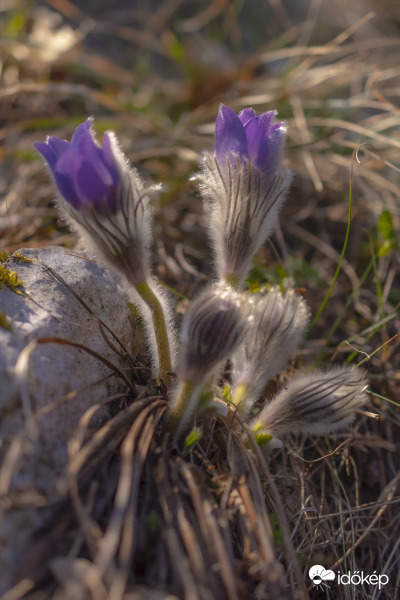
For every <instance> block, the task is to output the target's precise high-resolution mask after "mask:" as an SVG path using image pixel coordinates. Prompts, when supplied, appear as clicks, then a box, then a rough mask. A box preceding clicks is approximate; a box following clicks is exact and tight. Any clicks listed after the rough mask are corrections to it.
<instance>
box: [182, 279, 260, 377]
mask: <svg viewBox="0 0 400 600" xmlns="http://www.w3.org/2000/svg"><path fill="white" fill-rule="evenodd" d="M248 319H249V317H248V314H247V302H246V298H245V297H244V296H243V295H242V294H238V293H237V292H235V291H234V290H233V289H232V288H231V287H230V286H227V285H224V284H217V285H214V286H212V287H211V288H209V289H208V290H206V291H205V292H204V293H203V294H202V295H201V296H200V297H199V298H197V299H196V300H195V301H194V302H193V303H192V304H191V306H190V307H189V309H188V311H187V313H186V315H185V318H184V321H183V326H182V334H181V350H180V354H179V362H178V376H179V378H180V379H183V380H185V381H190V382H192V383H195V384H198V383H199V382H201V381H202V380H203V379H204V377H206V376H207V375H208V374H209V373H210V372H211V371H212V370H214V368H215V367H216V366H217V365H218V364H219V363H220V362H221V361H223V360H225V359H227V358H228V357H229V356H230V355H231V354H232V352H233V351H234V350H235V349H236V348H237V346H238V345H239V344H240V343H241V342H242V341H243V338H244V336H245V334H246V331H247V328H248Z"/></svg>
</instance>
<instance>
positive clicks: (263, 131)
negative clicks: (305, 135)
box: [215, 104, 286, 172]
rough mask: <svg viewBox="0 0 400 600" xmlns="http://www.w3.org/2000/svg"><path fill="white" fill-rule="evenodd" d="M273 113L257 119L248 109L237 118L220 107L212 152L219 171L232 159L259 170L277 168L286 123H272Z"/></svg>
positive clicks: (253, 112)
mask: <svg viewBox="0 0 400 600" xmlns="http://www.w3.org/2000/svg"><path fill="white" fill-rule="evenodd" d="M276 115H277V111H276V110H270V111H268V112H265V113H263V114H262V115H260V116H257V115H256V112H255V111H254V110H253V109H252V108H245V109H244V110H242V111H241V112H240V113H239V115H237V114H236V113H235V112H234V111H233V110H232V109H231V108H229V107H228V106H225V105H224V104H221V106H220V109H219V112H218V116H217V121H216V124H215V152H216V156H217V160H218V164H219V165H220V166H221V168H224V166H226V161H227V158H230V157H232V156H235V157H237V158H238V159H239V160H240V159H242V158H243V159H246V160H248V161H249V162H250V163H252V164H253V165H256V166H257V167H258V168H259V169H261V170H268V171H272V172H273V171H275V170H276V168H277V167H279V166H280V163H281V160H282V154H283V147H284V145H285V139H286V124H285V123H284V122H280V123H274V120H275V117H276Z"/></svg>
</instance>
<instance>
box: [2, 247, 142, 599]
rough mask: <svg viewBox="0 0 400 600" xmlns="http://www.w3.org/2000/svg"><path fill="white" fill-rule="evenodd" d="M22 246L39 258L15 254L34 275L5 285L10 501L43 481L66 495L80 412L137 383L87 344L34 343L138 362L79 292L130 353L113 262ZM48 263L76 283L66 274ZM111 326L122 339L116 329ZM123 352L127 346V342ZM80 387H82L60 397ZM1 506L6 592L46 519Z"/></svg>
mask: <svg viewBox="0 0 400 600" xmlns="http://www.w3.org/2000/svg"><path fill="white" fill-rule="evenodd" d="M20 252H21V253H22V254H23V255H24V256H26V257H27V258H30V259H35V258H36V259H37V260H35V262H23V261H21V260H20V259H17V258H13V257H9V259H8V260H7V261H6V263H5V264H4V266H5V267H6V268H8V269H10V271H15V272H16V273H17V275H18V277H19V278H20V279H21V280H22V281H23V282H24V284H23V286H20V287H18V288H15V289H16V290H20V291H21V292H22V294H24V295H18V294H16V293H15V292H14V291H12V290H11V289H9V288H8V287H6V286H5V285H3V286H2V287H1V288H0V314H1V313H3V314H4V313H5V315H6V318H7V322H8V323H9V324H10V326H11V331H8V330H7V329H4V328H0V444H1V445H0V452H1V460H2V464H1V467H0V499H2V498H4V497H5V496H6V494H7V492H8V491H9V490H11V492H12V496H13V497H21V496H22V495H23V493H24V492H25V491H26V490H28V489H35V492H38V493H39V494H42V495H43V496H44V497H45V498H47V499H50V500H52V499H53V498H55V497H57V494H59V493H60V490H59V487H58V481H59V478H60V475H61V474H62V472H63V469H64V468H65V466H66V464H67V443H68V439H69V438H70V436H71V433H72V431H73V430H74V428H75V426H76V424H77V423H78V420H79V418H80V417H81V416H82V415H83V414H84V412H85V411H86V410H87V409H88V408H89V407H90V406H92V405H93V404H95V403H96V402H101V401H103V400H105V399H106V398H108V397H109V396H111V395H113V394H116V393H120V392H126V391H127V390H128V386H127V384H126V382H125V381H124V380H123V379H122V377H121V376H119V375H116V374H115V373H113V372H112V370H111V369H110V368H109V367H108V366H107V365H105V364H104V363H103V362H101V361H100V360H99V359H98V358H96V357H94V356H92V355H90V354H89V353H87V352H85V351H84V350H82V349H79V348H76V347H72V346H69V345H59V344H56V343H54V342H49V343H41V344H38V345H36V346H35V343H34V341H35V340H36V341H37V340H39V339H41V338H49V337H51V338H60V339H64V340H71V341H74V342H78V343H80V344H83V345H85V346H86V347H87V348H90V349H91V350H93V351H95V352H97V353H98V354H100V355H101V356H103V357H104V358H106V359H107V360H108V361H110V362H111V363H113V364H114V365H115V366H116V367H117V368H118V369H120V370H121V371H123V372H124V373H125V374H126V376H127V377H128V378H130V377H131V373H130V365H129V360H127V359H126V357H125V358H121V357H120V356H118V355H117V354H116V353H115V352H114V351H113V350H112V349H111V348H110V347H109V346H108V345H107V343H106V342H105V340H104V339H103V337H102V335H101V333H100V329H99V325H98V322H97V320H96V318H94V317H93V316H92V315H91V314H90V312H89V311H88V310H87V309H86V308H85V307H84V306H83V305H82V303H81V302H79V300H78V299H77V297H75V296H74V294H73V292H75V294H76V295H77V296H79V298H80V299H81V300H83V301H84V302H85V303H86V304H87V305H88V306H89V307H90V309H91V310H92V311H93V312H94V313H95V314H96V315H97V316H98V317H99V318H100V319H101V320H102V321H103V322H104V323H105V324H106V325H107V326H108V327H109V328H110V329H111V331H112V332H113V333H114V334H115V336H116V337H117V338H118V340H119V341H120V342H121V343H122V344H123V346H124V347H125V348H126V350H127V351H128V352H129V353H130V354H132V346H133V339H134V331H133V327H132V325H131V323H132V319H131V315H130V311H129V309H128V308H127V306H126V300H127V298H126V296H125V293H124V291H123V289H122V287H121V286H120V284H119V279H118V277H117V276H116V275H114V274H112V273H111V272H110V271H108V270H107V269H106V268H105V267H103V266H102V265H100V264H99V263H97V262H95V261H89V260H87V259H86V258H85V256H84V255H83V254H79V255H76V254H71V253H69V252H68V251H67V250H65V249H63V248H44V249H40V250H32V249H22V250H21V251H20ZM46 265H47V266H48V267H50V269H52V270H53V271H54V272H55V273H57V274H58V275H59V276H61V277H62V279H63V280H64V281H65V282H66V283H67V285H68V286H69V288H70V289H68V288H67V287H65V286H64V285H63V284H62V283H61V282H60V281H57V279H56V278H55V277H54V276H53V275H52V273H51V271H50V270H49V269H48V268H47V267H46ZM105 333H106V334H107V337H108V338H109V339H110V340H111V341H112V343H113V345H114V346H115V347H118V342H117V341H116V340H115V339H113V338H112V336H111V335H110V333H108V332H107V331H106V332H105ZM29 343H31V345H30V346H28V345H29ZM27 347H28V348H31V351H30V352H28V351H27V350H25V354H22V355H21V352H22V351H23V350H24V348H27ZM119 350H120V351H121V353H122V354H123V350H122V349H121V347H120V346H119ZM24 356H25V359H26V360H25V361H24V360H22V363H25V367H26V366H27V368H24V364H21V359H22V358H23V357H24ZM19 357H20V360H19V371H20V373H19V375H18V372H16V365H17V361H18V358H19ZM17 371H18V370H17ZM107 376H108V379H106V380H105V381H104V378H106V377H107ZM101 380H103V381H101ZM88 386H89V387H88ZM79 390H81V391H79ZM72 392H74V393H75V392H77V393H76V395H74V394H72V396H71V398H70V399H68V400H67V401H64V402H59V401H60V400H61V399H62V398H65V396H66V395H67V394H70V393H72ZM52 403H56V406H55V407H54V409H53V410H51V411H50V412H48V414H46V415H45V416H43V417H42V418H41V419H40V421H39V422H37V423H35V420H34V419H32V416H33V415H35V414H38V412H39V411H41V410H42V409H43V408H44V407H49V406H50V405H51V404H52ZM57 403H58V404H57ZM102 411H103V412H101V411H100V412H99V413H97V421H98V422H99V420H101V419H104V418H106V417H107V411H108V408H107V407H105V408H104V409H102ZM16 436H18V437H16ZM16 439H18V440H20V441H21V444H22V447H23V448H24V452H23V453H22V455H21V456H20V458H19V460H17V461H16V462H12V461H11V462H10V460H11V457H12V452H10V447H11V443H12V441H13V440H14V447H15V445H16V441H15V440H16ZM10 465H11V466H10ZM0 506H2V511H1V513H0V519H1V520H0V573H1V577H0V592H1V591H4V590H6V589H7V588H8V587H9V586H10V584H11V582H12V580H13V574H14V573H15V572H16V570H17V569H18V568H19V566H20V563H21V562H22V561H23V550H24V549H25V548H26V547H27V545H28V544H29V539H30V536H31V534H32V532H33V531H34V530H35V528H36V527H37V525H40V516H38V513H37V511H36V510H34V509H32V508H25V509H21V508H15V507H12V506H11V507H10V506H9V505H8V504H4V503H2V504H1V505H0Z"/></svg>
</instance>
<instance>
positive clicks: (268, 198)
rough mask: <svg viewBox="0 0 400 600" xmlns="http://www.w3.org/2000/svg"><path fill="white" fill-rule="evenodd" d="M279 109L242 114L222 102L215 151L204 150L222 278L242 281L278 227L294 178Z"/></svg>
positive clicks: (203, 187) (203, 181) (205, 187)
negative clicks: (285, 158) (284, 160)
mask: <svg viewBox="0 0 400 600" xmlns="http://www.w3.org/2000/svg"><path fill="white" fill-rule="evenodd" d="M276 114H277V113H276V111H268V112H266V113H264V114H262V115H260V116H257V115H256V113H255V111H254V110H253V109H251V108H246V109H244V110H243V111H242V112H240V113H239V114H238V115H237V114H236V113H235V112H234V111H233V110H232V109H230V108H229V107H227V106H225V105H223V104H222V105H221V106H220V109H219V113H218V116H217V121H216V126H215V153H214V154H210V153H207V154H205V155H204V161H203V165H202V172H201V174H200V175H199V176H198V179H199V180H200V191H201V193H202V194H203V197H204V198H205V199H207V200H209V201H210V205H211V221H210V237H211V241H212V246H213V249H214V254H215V262H216V270H217V274H218V276H219V278H221V279H224V280H225V281H227V282H229V283H231V284H233V285H234V286H235V287H240V285H241V284H242V283H243V281H244V280H245V279H246V277H247V275H248V272H249V270H250V268H251V261H252V259H253V256H254V254H255V253H256V252H257V250H258V249H259V248H260V246H261V245H262V244H263V243H264V242H265V240H266V239H267V237H268V236H269V235H270V234H271V232H272V230H273V229H274V227H275V224H276V221H277V216H278V213H279V210H280V208H281V206H282V203H283V201H284V198H285V194H286V192H287V190H288V188H289V185H290V181H291V173H290V171H289V170H288V169H286V168H284V167H283V166H282V157H283V150H284V146H285V140H286V125H285V123H284V122H275V117H276Z"/></svg>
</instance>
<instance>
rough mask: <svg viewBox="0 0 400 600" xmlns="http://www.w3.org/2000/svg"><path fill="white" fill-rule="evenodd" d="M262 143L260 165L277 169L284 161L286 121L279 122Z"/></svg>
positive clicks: (259, 155) (259, 157) (259, 154)
mask: <svg viewBox="0 0 400 600" xmlns="http://www.w3.org/2000/svg"><path fill="white" fill-rule="evenodd" d="M277 125H279V127H275V126H273V127H272V129H271V130H270V132H269V133H268V135H267V136H266V137H265V138H264V139H263V141H262V142H261V144H260V148H259V153H258V163H257V164H258V166H259V167H264V168H268V169H271V170H274V171H275V169H277V168H278V167H279V166H280V164H281V162H282V155H283V148H284V145H285V139H286V127H285V124H284V123H277Z"/></svg>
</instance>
